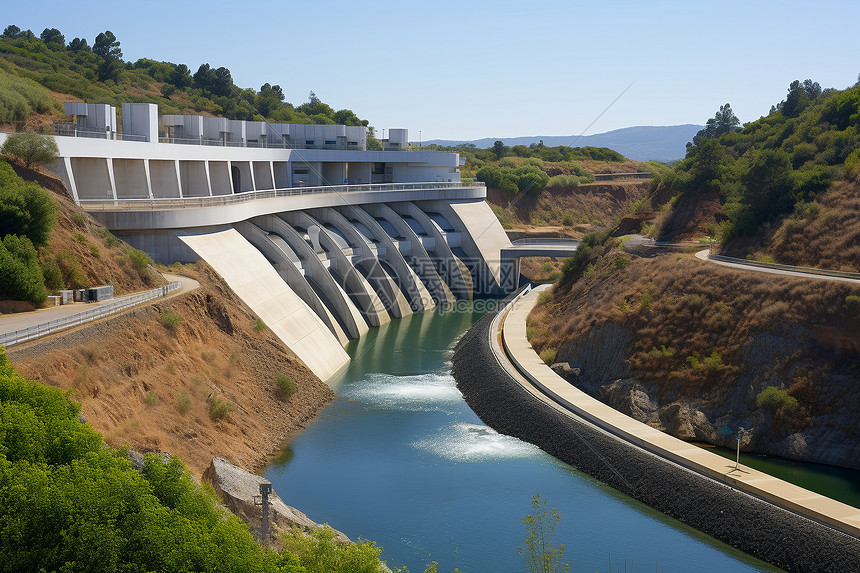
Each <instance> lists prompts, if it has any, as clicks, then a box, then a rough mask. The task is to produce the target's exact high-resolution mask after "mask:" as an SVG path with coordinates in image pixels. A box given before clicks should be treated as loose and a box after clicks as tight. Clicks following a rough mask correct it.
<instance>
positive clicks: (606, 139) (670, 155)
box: [423, 124, 704, 161]
mask: <svg viewBox="0 0 860 573" xmlns="http://www.w3.org/2000/svg"><path fill="white" fill-rule="evenodd" d="M703 127H704V126H702V125H693V124H685V125H663V126H638V127H625V128H623V129H616V130H614V131H607V132H606V133H597V134H594V135H584V136H582V137H580V138H579V139H577V136H576V135H535V136H532V137H485V138H483V139H475V140H472V141H463V140H452V139H433V140H431V141H425V142H423V143H425V144H429V143H435V144H437V145H444V146H450V145H461V144H464V143H472V144H474V145H475V147H477V148H485V147H492V145H493V143H495V142H496V141H498V140H501V141H502V143H504V144H505V145H507V146H514V145H531V144H532V143H538V142H540V141H541V140H543V144H544V145H546V146H548V147H555V146H556V145H568V146H572V147H585V146H589V145H590V146H592V147H608V148H610V149H614V150H615V151H617V152H618V153H620V154H621V155H623V156H625V157H629V158H630V159H633V160H636V161H651V160H654V161H672V160H673V159H682V158H683V157H684V155H685V154H686V152H687V142H688V141H692V140H693V136H694V135H696V133H697V132H698V131H699V130H700V129H702V128H703Z"/></svg>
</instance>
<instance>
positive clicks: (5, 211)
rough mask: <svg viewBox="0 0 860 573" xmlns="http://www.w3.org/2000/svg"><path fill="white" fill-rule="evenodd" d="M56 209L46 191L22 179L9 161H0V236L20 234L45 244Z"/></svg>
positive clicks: (55, 204)
mask: <svg viewBox="0 0 860 573" xmlns="http://www.w3.org/2000/svg"><path fill="white" fill-rule="evenodd" d="M7 141H8V140H7ZM56 213H57V203H56V202H55V201H54V199H53V198H52V197H51V195H50V193H49V192H48V191H45V190H44V189H42V188H41V187H39V186H38V185H36V184H35V183H32V182H29V181H24V180H23V179H21V178H20V177H18V175H17V174H16V173H15V171H14V170H13V169H12V166H11V165H9V164H8V163H6V162H0V237H4V236H6V235H23V236H25V237H27V238H28V239H30V241H31V242H32V243H33V244H34V245H36V246H41V245H46V244H48V241H49V240H50V238H51V230H52V229H53V228H54V224H55V223H56V220H57V215H56Z"/></svg>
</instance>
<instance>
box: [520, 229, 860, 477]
mask: <svg viewBox="0 0 860 573" xmlns="http://www.w3.org/2000/svg"><path fill="white" fill-rule="evenodd" d="M652 251H653V249H652ZM647 255H648V256H643V257H638V256H636V255H635V254H631V253H627V252H623V251H619V250H618V249H616V248H615V247H614V245H613V244H612V243H610V244H608V245H606V246H605V247H604V250H603V252H602V255H601V256H600V257H599V258H595V259H594V260H593V262H592V266H589V268H588V270H587V271H586V272H585V275H584V276H583V277H582V278H580V279H579V280H578V281H577V282H576V283H574V284H573V285H570V286H568V287H567V288H566V289H561V288H556V289H555V291H554V294H553V295H552V296H551V297H548V299H549V300H547V301H545V304H543V305H539V306H538V307H537V308H536V309H535V310H534V311H533V312H532V314H531V315H530V317H529V329H528V330H529V337H530V340H531V342H532V344H533V346H534V347H535V350H537V351H538V352H539V353H542V357H544V358H545V359H546V360H550V361H561V362H569V363H570V366H571V368H573V369H574V370H573V374H572V375H570V376H569V378H568V379H569V380H570V381H571V383H573V384H575V385H576V386H577V387H579V388H581V389H583V390H585V391H586V392H588V393H590V394H591V395H593V396H595V397H597V398H599V399H601V400H603V401H604V402H606V403H608V404H609V405H611V406H613V407H615V408H617V409H619V410H621V411H623V412H625V413H627V414H629V415H631V416H634V417H636V418H637V419H639V420H641V421H644V422H646V423H649V424H651V425H653V426H655V427H657V428H660V429H662V430H664V431H667V432H669V433H672V434H673V435H675V436H677V437H680V438H682V439H692V440H697V441H704V442H711V443H716V444H720V445H725V444H724V442H726V438H724V437H723V436H721V434H720V432H719V429H720V428H721V427H722V426H723V425H727V426H730V427H738V426H743V427H746V428H750V427H755V428H756V431H755V434H754V436H753V440H752V443H751V444H749V449H751V450H754V451H759V452H765V453H772V454H777V455H780V456H784V457H789V458H795V459H801V460H806V461H817V462H822V463H829V464H835V465H844V466H847V467H853V468H858V469H860V462H858V460H860V434H858V427H860V426H858V423H857V422H858V419H860V384H858V382H860V374H858V367H859V366H860V326H858V325H860V304H858V303H857V302H856V300H857V298H856V297H857V296H858V295H860V289H858V288H857V287H856V286H852V285H847V284H844V283H834V282H826V281H815V280H809V279H799V278H792V277H778V276H775V275H767V274H761V273H753V272H749V271H740V270H734V269H727V268H724V267H719V266H717V265H713V264H708V263H706V262H703V261H698V260H696V259H694V258H693V257H692V255H691V254H678V253H669V254H663V255H657V254H655V253H650V252H649V253H648V254H647ZM649 257H650V258H649ZM768 387H773V390H770V391H769V392H772V393H773V392H776V394H775V395H774V396H773V397H774V398H778V400H773V401H770V402H761V401H760V400H761V398H760V395H761V394H762V392H764V391H765V390H766V389H767V388H768ZM726 443H727V442H726Z"/></svg>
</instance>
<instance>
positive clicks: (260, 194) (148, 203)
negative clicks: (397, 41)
mask: <svg viewBox="0 0 860 573" xmlns="http://www.w3.org/2000/svg"><path fill="white" fill-rule="evenodd" d="M462 187H484V183H482V182H475V183H469V184H464V183H460V182H453V181H452V182H450V183H448V182H444V183H440V182H436V183H379V184H367V185H328V186H322V187H289V188H284V189H269V190H266V191H246V192H245V193H236V194H233V195H215V196H212V197H187V198H182V199H180V198H176V199H124V200H116V201H114V200H112V199H111V200H107V201H106V200H104V199H81V200H80V205H81V207H83V208H84V209H86V210H88V211H156V210H167V209H188V208H199V207H218V206H223V205H238V204H241V203H247V202H249V201H257V200H259V199H272V198H276V197H290V196H293V195H309V194H316V193H336V194H339V195H343V194H349V193H356V192H373V193H379V192H388V191H414V190H433V189H457V188H462Z"/></svg>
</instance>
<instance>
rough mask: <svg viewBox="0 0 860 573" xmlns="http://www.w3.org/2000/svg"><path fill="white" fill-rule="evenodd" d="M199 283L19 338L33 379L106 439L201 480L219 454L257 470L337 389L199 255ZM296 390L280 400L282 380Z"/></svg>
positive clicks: (18, 355) (13, 355) (19, 362)
mask: <svg viewBox="0 0 860 573" xmlns="http://www.w3.org/2000/svg"><path fill="white" fill-rule="evenodd" d="M182 273H183V274H189V275H191V276H193V277H194V278H195V279H197V280H198V281H199V282H200V288H198V289H197V290H195V291H193V292H191V293H189V294H187V295H183V296H178V297H174V298H171V299H168V300H159V301H157V302H153V303H150V304H147V305H145V306H142V307H140V308H135V309H133V310H130V311H128V312H126V313H124V314H122V315H120V316H115V317H111V318H108V319H106V320H102V321H99V322H96V323H92V324H90V325H87V326H86V327H78V328H75V329H72V330H70V331H65V332H61V333H58V334H55V335H53V336H50V337H48V338H45V339H42V340H36V341H33V342H29V343H24V344H21V345H16V346H13V347H12V348H10V349H9V353H8V354H9V357H10V359H11V360H12V362H13V364H14V365H15V366H16V368H17V369H18V370H19V371H20V372H21V373H22V375H24V376H25V377H26V378H28V379H36V380H40V381H42V382H44V383H47V384H50V385H52V386H57V387H59V388H62V389H63V390H72V391H74V399H75V400H77V401H79V402H80V403H81V408H82V413H83V415H84V416H85V417H86V419H87V421H88V422H89V423H90V424H91V425H92V426H93V428H94V429H95V430H96V431H98V432H100V433H101V434H102V435H103V437H104V439H105V441H106V442H107V443H108V444H109V445H111V446H114V447H121V446H123V445H128V446H130V447H131V448H132V449H135V450H139V451H144V452H145V451H167V452H170V453H171V454H172V455H175V456H177V457H179V458H180V459H181V460H182V461H183V463H184V464H185V465H186V467H187V468H188V469H189V470H190V471H191V472H192V474H194V476H195V477H196V478H198V479H199V478H200V477H201V475H202V473H203V471H204V470H205V469H206V467H208V466H209V464H210V462H211V461H212V459H213V458H215V457H223V458H225V459H227V460H229V461H230V462H232V463H234V464H236V465H239V466H241V467H243V468H246V469H248V470H250V471H253V472H259V471H261V470H262V469H263V468H265V467H266V466H267V465H268V464H269V463H270V462H271V460H272V459H273V458H274V457H275V456H276V455H277V454H278V453H279V452H280V450H281V448H282V446H283V444H284V443H285V441H286V440H288V439H289V438H290V437H291V436H293V435H295V434H296V433H298V432H300V431H301V430H302V429H303V428H304V427H305V426H306V425H307V423H308V422H309V421H310V420H311V419H312V418H313V417H314V416H315V415H316V414H317V412H319V411H320V410H321V409H322V408H323V407H324V406H325V405H326V404H328V403H329V402H330V401H331V399H332V398H333V396H334V394H333V392H332V391H331V389H330V388H328V386H326V385H325V384H324V383H323V382H321V381H320V380H319V379H318V378H317V377H316V376H314V375H313V374H312V373H311V372H310V371H309V370H308V369H307V368H306V367H305V366H304V365H302V364H301V362H299V361H298V360H297V359H296V358H295V357H294V356H292V355H291V354H290V353H289V351H288V350H287V349H286V348H285V347H284V345H283V344H282V343H281V342H280V341H279V340H278V339H277V338H276V337H275V336H274V335H273V334H272V333H271V332H270V331H269V330H268V328H266V327H265V325H263V324H262V323H258V322H257V321H256V317H255V316H254V315H253V314H252V313H251V311H250V310H249V309H248V308H247V306H246V305H244V304H243V303H242V302H241V300H239V299H238V298H237V297H236V296H235V294H233V292H232V291H231V290H230V289H229V288H228V287H227V286H226V285H225V284H224V282H223V280H221V279H220V277H218V275H217V274H215V273H214V272H213V271H212V269H211V268H210V267H208V266H207V265H205V264H203V263H197V264H195V265H186V266H184V267H183V269H182ZM278 376H287V377H289V378H291V379H292V380H293V382H294V383H295V385H296V392H295V394H293V395H292V396H291V397H290V398H288V399H286V400H285V401H284V400H283V399H282V397H281V396H280V395H279V394H278V390H277V386H276V380H277V377H278Z"/></svg>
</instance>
